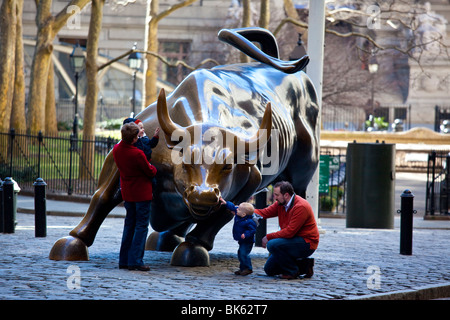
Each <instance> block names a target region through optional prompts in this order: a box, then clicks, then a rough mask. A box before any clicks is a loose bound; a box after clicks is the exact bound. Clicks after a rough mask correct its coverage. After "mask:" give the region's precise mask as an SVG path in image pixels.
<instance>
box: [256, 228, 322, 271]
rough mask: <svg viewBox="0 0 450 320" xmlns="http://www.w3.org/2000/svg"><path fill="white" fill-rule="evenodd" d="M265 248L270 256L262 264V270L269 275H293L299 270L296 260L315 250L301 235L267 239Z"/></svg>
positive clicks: (307, 255)
mask: <svg viewBox="0 0 450 320" xmlns="http://www.w3.org/2000/svg"><path fill="white" fill-rule="evenodd" d="M267 250H268V251H269V252H270V256H269V259H267V262H266V264H265V265H264V271H265V272H266V273H267V275H269V276H275V275H278V274H283V275H291V276H295V275H296V273H297V272H298V271H299V270H298V266H297V264H296V260H297V259H299V258H306V257H309V256H310V255H312V254H313V253H314V251H315V250H313V249H311V248H310V245H309V243H307V242H306V241H305V240H304V239H303V238H302V237H293V238H290V239H284V238H277V239H272V240H269V242H267Z"/></svg>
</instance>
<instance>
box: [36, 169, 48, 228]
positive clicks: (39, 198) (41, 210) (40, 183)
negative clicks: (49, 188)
mask: <svg viewBox="0 0 450 320" xmlns="http://www.w3.org/2000/svg"><path fill="white" fill-rule="evenodd" d="M33 185H34V235H35V237H46V236H47V204H46V199H45V186H46V185H47V184H46V183H45V181H44V179H42V178H37V179H36V181H35V182H34V183H33Z"/></svg>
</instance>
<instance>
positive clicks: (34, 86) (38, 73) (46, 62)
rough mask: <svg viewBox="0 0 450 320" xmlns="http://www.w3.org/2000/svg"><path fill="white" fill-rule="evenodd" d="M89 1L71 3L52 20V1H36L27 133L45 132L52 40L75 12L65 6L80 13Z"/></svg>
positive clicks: (81, 0) (75, 0)
mask: <svg viewBox="0 0 450 320" xmlns="http://www.w3.org/2000/svg"><path fill="white" fill-rule="evenodd" d="M89 2H90V0H72V1H70V2H69V3H68V4H67V6H66V7H64V9H62V10H61V11H60V12H59V13H58V14H56V15H55V16H53V15H52V13H51V7H52V0H36V4H37V13H36V25H37V28H38V31H37V37H36V47H35V51H34V56H33V63H32V66H31V78H30V91H29V95H28V114H27V127H28V130H29V131H30V132H38V131H45V99H46V89H47V87H46V86H43V85H42V83H47V77H48V71H49V68H50V59H51V54H52V52H53V44H52V43H53V39H54V38H55V36H56V34H57V33H58V31H59V30H61V28H62V27H63V26H64V25H65V24H66V22H67V20H68V19H69V18H70V17H71V16H72V15H73V14H74V13H75V11H72V10H67V9H68V7H69V6H78V7H79V8H80V9H82V8H83V7H84V6H85V5H86V4H88V3H89Z"/></svg>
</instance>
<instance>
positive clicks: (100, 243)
mask: <svg viewBox="0 0 450 320" xmlns="http://www.w3.org/2000/svg"><path fill="white" fill-rule="evenodd" d="M66 205H67V204H66ZM116 210H117V211H119V212H120V210H123V212H124V211H125V210H124V209H123V208H120V207H119V208H116ZM119 215H120V214H119ZM80 219H81V218H80V217H73V216H52V215H48V216H47V237H45V238H35V236H34V215H32V214H25V213H18V214H17V221H18V225H17V227H16V232H15V233H14V234H0V299H2V300H3V299H6V300H16V299H23V300H28V299H33V300H34V299H38V300H41V299H69V300H72V299H161V300H174V299H188V300H190V299H195V300H199V299H205V300H236V299H238V300H247V299H258V300H273V299H275V300H297V299H312V300H329V299H352V298H355V297H362V296H364V295H370V294H380V293H389V292H393V291H399V290H415V289H417V288H421V287H424V286H434V285H438V286H450V255H449V252H450V250H449V236H450V221H424V220H423V218H421V217H416V218H415V219H414V227H415V229H414V234H413V254H412V255H411V256H404V255H400V254H399V243H400V230H399V217H396V218H395V228H394V229H392V230H384V229H383V230H380V229H355V228H345V219H323V218H322V219H321V221H320V226H321V228H322V229H323V231H324V233H323V234H321V239H320V244H319V248H318V250H317V251H316V252H315V253H314V255H313V257H314V258H315V268H314V271H315V274H314V276H313V277H312V278H311V279H299V280H281V279H277V278H272V277H267V276H265V275H264V271H263V265H264V262H265V261H266V259H267V251H266V250H265V249H263V248H254V249H253V251H252V254H251V258H252V263H253V267H254V273H253V274H251V275H249V276H246V277H242V276H236V275H234V274H233V272H234V271H235V270H236V269H237V267H238V264H239V262H238V260H237V255H236V251H237V249H238V246H237V243H236V242H235V241H234V240H233V239H232V235H231V228H232V224H231V223H229V224H227V225H226V226H225V227H224V228H223V229H222V230H221V231H220V232H219V234H218V235H217V237H216V242H215V247H214V249H213V250H212V251H211V252H210V260H211V266H210V267H196V268H184V267H174V266H171V265H170V258H171V254H170V253H166V252H153V251H146V253H145V257H144V261H145V262H146V263H148V264H149V265H150V267H151V270H150V271H149V272H139V271H128V270H120V269H118V255H119V247H120V241H121V236H122V228H123V218H120V217H119V218H107V219H106V220H105V222H104V223H103V225H102V226H101V228H100V230H99V232H98V234H97V236H96V240H95V242H94V244H93V245H92V246H91V247H90V248H89V255H90V260H89V261H83V262H81V261H52V260H49V259H48V254H49V252H50V249H51V248H52V245H53V243H54V242H55V241H56V240H57V239H59V238H61V237H64V236H67V235H68V233H69V231H70V230H71V229H72V228H73V227H74V226H76V225H77V224H78V222H79V221H80ZM276 222H277V221H276V219H270V220H269V221H268V232H271V231H274V230H276V229H277V224H276ZM78 280H79V282H77V281H78ZM388 297H389V296H387V298H388Z"/></svg>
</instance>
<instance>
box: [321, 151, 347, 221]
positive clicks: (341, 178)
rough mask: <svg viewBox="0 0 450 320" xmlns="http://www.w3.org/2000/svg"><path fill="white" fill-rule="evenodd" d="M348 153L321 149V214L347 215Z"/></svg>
mask: <svg viewBox="0 0 450 320" xmlns="http://www.w3.org/2000/svg"><path fill="white" fill-rule="evenodd" d="M345 165H346V152H345V150H344V149H340V148H321V149H320V168H319V170H320V171H319V174H320V178H319V179H320V180H319V212H320V213H321V214H322V215H323V214H326V213H331V214H345V210H346V201H345V200H346V197H345V195H346V194H345V193H346V183H345Z"/></svg>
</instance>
